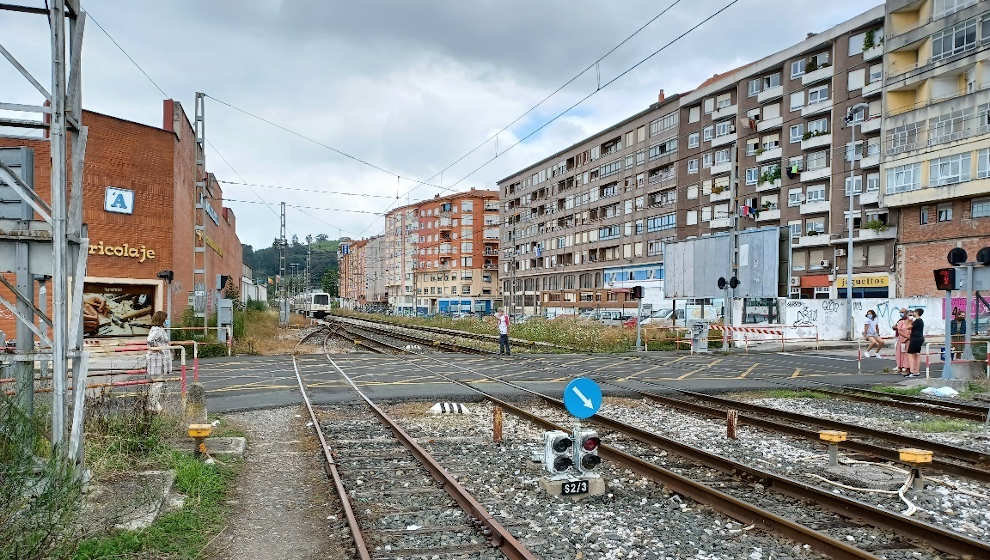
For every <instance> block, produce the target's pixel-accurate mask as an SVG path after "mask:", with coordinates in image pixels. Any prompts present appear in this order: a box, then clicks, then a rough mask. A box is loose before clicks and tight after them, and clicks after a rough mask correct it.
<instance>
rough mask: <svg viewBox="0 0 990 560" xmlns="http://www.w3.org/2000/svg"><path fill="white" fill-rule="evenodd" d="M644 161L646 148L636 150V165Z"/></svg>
mask: <svg viewBox="0 0 990 560" xmlns="http://www.w3.org/2000/svg"><path fill="white" fill-rule="evenodd" d="M644 163H646V150H642V151H639V152H636V165H643V164H644Z"/></svg>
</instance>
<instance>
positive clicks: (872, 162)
mask: <svg viewBox="0 0 990 560" xmlns="http://www.w3.org/2000/svg"><path fill="white" fill-rule="evenodd" d="M878 165H880V152H877V153H875V154H872V155H868V156H866V157H863V158H860V160H859V168H860V169H869V168H870V167H876V166H878Z"/></svg>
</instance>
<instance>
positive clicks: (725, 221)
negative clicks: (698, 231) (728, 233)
mask: <svg viewBox="0 0 990 560" xmlns="http://www.w3.org/2000/svg"><path fill="white" fill-rule="evenodd" d="M708 227H710V228H712V229H718V228H727V227H732V218H731V217H725V218H712V219H711V221H710V222H708Z"/></svg>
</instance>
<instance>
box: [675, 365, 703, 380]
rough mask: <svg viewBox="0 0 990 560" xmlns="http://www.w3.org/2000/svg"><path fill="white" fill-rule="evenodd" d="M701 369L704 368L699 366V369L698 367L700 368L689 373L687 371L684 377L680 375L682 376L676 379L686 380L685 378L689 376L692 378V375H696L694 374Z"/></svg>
mask: <svg viewBox="0 0 990 560" xmlns="http://www.w3.org/2000/svg"><path fill="white" fill-rule="evenodd" d="M703 369H705V366H701V367H700V368H698V369H692V370H691V371H689V372H687V373H685V374H684V375H682V376H680V377H678V378H677V379H686V378H687V377H690V376H692V375H694V374H696V373H698V372H699V371H701V370H703Z"/></svg>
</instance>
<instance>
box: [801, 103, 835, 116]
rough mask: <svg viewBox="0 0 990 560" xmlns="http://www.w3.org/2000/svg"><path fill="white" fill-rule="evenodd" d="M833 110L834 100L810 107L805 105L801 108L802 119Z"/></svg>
mask: <svg viewBox="0 0 990 560" xmlns="http://www.w3.org/2000/svg"><path fill="white" fill-rule="evenodd" d="M831 110H832V100H831V99H826V100H825V101H819V102H817V103H812V104H810V105H805V106H804V107H802V108H801V116H802V117H810V116H812V115H817V114H819V113H827V112H829V111H831Z"/></svg>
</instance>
